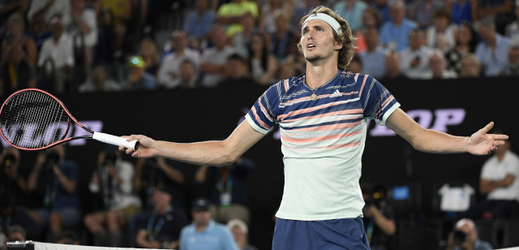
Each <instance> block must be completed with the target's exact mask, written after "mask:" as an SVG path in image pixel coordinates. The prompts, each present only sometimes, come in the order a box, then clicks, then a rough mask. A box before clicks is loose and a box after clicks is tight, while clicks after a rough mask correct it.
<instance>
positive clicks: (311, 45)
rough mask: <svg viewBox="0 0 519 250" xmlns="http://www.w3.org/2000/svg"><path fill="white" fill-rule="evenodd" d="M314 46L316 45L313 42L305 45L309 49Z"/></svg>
mask: <svg viewBox="0 0 519 250" xmlns="http://www.w3.org/2000/svg"><path fill="white" fill-rule="evenodd" d="M315 47H316V46H315V44H313V43H310V44H307V45H306V48H307V49H309V50H312V49H314V48H315Z"/></svg>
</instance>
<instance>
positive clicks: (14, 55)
mask: <svg viewBox="0 0 519 250" xmlns="http://www.w3.org/2000/svg"><path fill="white" fill-rule="evenodd" d="M6 53H7V56H8V58H7V60H6V61H4V62H3V63H1V64H0V95H9V94H12V93H14V92H15V91H17V90H20V89H24V88H35V87H36V70H35V69H34V66H33V64H32V63H30V62H29V61H27V60H26V59H25V58H23V51H22V47H21V46H20V45H15V44H13V45H12V46H11V47H10V48H8V49H7V51H6Z"/></svg>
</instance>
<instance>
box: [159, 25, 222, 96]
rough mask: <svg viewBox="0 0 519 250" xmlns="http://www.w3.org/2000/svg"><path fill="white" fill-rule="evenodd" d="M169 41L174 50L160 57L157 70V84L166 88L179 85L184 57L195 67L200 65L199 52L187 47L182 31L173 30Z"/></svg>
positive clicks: (185, 37) (184, 34)
mask: <svg viewBox="0 0 519 250" xmlns="http://www.w3.org/2000/svg"><path fill="white" fill-rule="evenodd" d="M224 39H225V37H224ZM171 42H172V48H173V50H174V51H173V52H171V53H170V54H168V55H167V56H165V57H164V58H163V59H162V61H161V62H160V67H159V70H158V71H157V81H158V83H159V86H161V87H163V88H167V89H172V88H176V87H178V86H180V83H181V81H182V79H181V78H180V64H181V63H182V61H184V60H185V59H189V60H191V61H192V62H194V63H195V65H196V67H195V69H198V66H199V65H200V53H199V52H198V51H196V50H193V49H190V48H189V47H187V43H188V40H187V36H186V33H185V32H184V31H181V30H176V31H173V34H172V35H171ZM197 72H198V71H197Z"/></svg>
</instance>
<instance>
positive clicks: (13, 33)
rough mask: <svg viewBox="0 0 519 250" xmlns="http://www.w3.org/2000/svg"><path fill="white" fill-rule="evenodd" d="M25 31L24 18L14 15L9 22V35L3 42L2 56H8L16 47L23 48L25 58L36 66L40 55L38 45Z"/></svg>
mask: <svg viewBox="0 0 519 250" xmlns="http://www.w3.org/2000/svg"><path fill="white" fill-rule="evenodd" d="M24 30H25V22H24V19H23V16H22V15H21V14H18V13H14V14H12V15H11V16H10V17H9V20H8V21H7V34H6V37H5V38H4V41H3V42H2V54H4V55H6V54H7V50H8V49H9V48H11V47H13V46H15V45H16V46H21V47H22V50H23V51H24V53H23V55H22V56H23V58H24V59H25V60H26V61H27V62H30V63H31V64H32V65H34V64H35V63H36V57H37V55H38V51H37V48H36V43H35V42H34V39H33V38H32V37H31V36H29V35H27V33H26V32H25V31H24ZM4 59H5V58H4Z"/></svg>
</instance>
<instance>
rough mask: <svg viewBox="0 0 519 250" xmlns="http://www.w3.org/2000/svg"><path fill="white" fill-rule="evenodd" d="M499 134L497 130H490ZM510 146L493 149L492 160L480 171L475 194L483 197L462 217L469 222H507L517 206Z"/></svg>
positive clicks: (518, 167) (516, 168) (518, 163)
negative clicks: (497, 220)
mask: <svg viewBox="0 0 519 250" xmlns="http://www.w3.org/2000/svg"><path fill="white" fill-rule="evenodd" d="M494 131H495V132H496V133H499V130H498V129H495V130H494ZM511 145H512V143H511V142H510V139H507V140H505V144H504V145H499V146H497V150H495V151H494V156H492V157H490V158H489V159H488V160H487V161H486V162H485V164H484V165H483V169H482V170H481V175H480V181H479V191H480V192H481V194H483V195H486V200H485V201H482V202H480V203H478V204H476V205H475V206H473V207H471V208H470V209H469V210H467V211H465V212H464V213H463V214H462V216H461V217H462V218H470V219H480V218H485V219H503V218H507V217H508V216H509V215H510V213H511V212H512V209H513V208H514V207H515V206H517V204H518V202H517V197H519V178H518V177H519V157H518V156H517V155H516V154H515V153H514V152H512V151H510V147H511Z"/></svg>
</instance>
